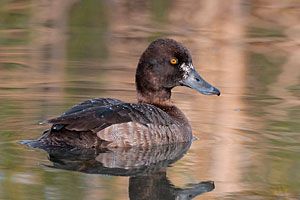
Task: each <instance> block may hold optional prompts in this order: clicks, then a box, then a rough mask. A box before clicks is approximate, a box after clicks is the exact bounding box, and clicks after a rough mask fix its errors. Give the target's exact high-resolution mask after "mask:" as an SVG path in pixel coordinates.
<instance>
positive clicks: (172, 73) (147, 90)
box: [135, 39, 220, 103]
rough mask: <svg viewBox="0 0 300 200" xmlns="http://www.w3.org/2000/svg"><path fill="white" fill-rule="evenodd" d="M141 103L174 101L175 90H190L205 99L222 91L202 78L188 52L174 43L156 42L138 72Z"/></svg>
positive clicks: (149, 48)
mask: <svg viewBox="0 0 300 200" xmlns="http://www.w3.org/2000/svg"><path fill="white" fill-rule="evenodd" d="M135 78H136V79H135V81H136V87H137V93H138V100H139V101H140V102H148V103H160V102H165V101H168V100H169V99H170V98H171V90H172V88H174V87H176V86H180V85H182V86H187V87H190V88H192V89H195V90H197V91H199V92H200V93H202V94H206V95H213V94H215V95H220V91H219V90H218V89H217V88H215V87H213V86H211V85H210V84H209V83H207V82H206V81H205V80H204V79H202V78H201V77H200V75H199V74H198V73H197V71H196V70H195V68H194V67H193V63H192V57H191V55H190V52H189V50H188V49H187V48H185V47H184V46H183V45H182V44H180V43H178V42H176V41H175V40H172V39H157V40H155V41H153V42H152V43H151V44H150V45H149V46H148V48H147V49H146V50H145V51H144V53H143V54H142V56H141V58H140V61H139V63H138V67H137V70H136V77H135Z"/></svg>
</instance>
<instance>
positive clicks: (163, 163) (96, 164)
mask: <svg viewBox="0 0 300 200" xmlns="http://www.w3.org/2000/svg"><path fill="white" fill-rule="evenodd" d="M189 147H190V143H180V144H172V145H165V146H158V147H152V148H130V149H125V148H117V149H105V150H101V151H98V152H96V151H94V150H76V149H72V150H70V149H68V150H67V151H66V149H46V151H47V152H48V153H49V159H50V161H51V162H52V163H53V165H51V166H48V167H52V168H58V169H65V170H73V171H80V172H84V173H90V174H105V175H111V176H129V177H130V178H129V197H130V199H131V200H133V199H139V200H146V199H149V200H150V199H151V200H153V199H156V200H160V199H163V200H169V199H176V200H179V199H192V198H194V197H195V196H197V195H200V194H202V193H205V192H209V191H211V190H213V189H214V188H215V186H214V182H213V181H206V182H199V183H197V184H189V185H188V187H185V188H178V187H175V186H174V185H173V184H172V183H171V182H170V181H169V179H168V177H167V176H166V171H167V167H168V166H169V165H170V164H172V163H174V162H176V161H177V160H179V159H180V158H182V157H183V155H184V154H185V153H186V152H187V150H188V149H189Z"/></svg>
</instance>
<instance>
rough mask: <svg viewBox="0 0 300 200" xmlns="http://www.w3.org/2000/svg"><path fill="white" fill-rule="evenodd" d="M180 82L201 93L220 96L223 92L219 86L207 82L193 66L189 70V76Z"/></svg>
mask: <svg viewBox="0 0 300 200" xmlns="http://www.w3.org/2000/svg"><path fill="white" fill-rule="evenodd" d="M180 83H181V84H182V85H184V86H187V87H189V88H192V89H194V90H197V91H198V92H200V93H201V94H205V95H218V96H220V94H221V92H220V91H219V90H218V89H217V88H215V87H214V86H212V85H211V84H209V83H208V82H206V81H205V80H204V79H203V78H202V77H201V76H200V75H199V74H198V72H197V71H196V70H195V68H194V67H192V66H191V67H190V68H189V69H188V71H187V77H186V78H185V79H183V80H181V81H180Z"/></svg>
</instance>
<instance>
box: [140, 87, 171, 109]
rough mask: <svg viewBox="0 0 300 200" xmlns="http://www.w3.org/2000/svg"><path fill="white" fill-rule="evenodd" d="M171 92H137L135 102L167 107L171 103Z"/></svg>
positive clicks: (164, 90)
mask: <svg viewBox="0 0 300 200" xmlns="http://www.w3.org/2000/svg"><path fill="white" fill-rule="evenodd" d="M170 99H171V90H170V89H161V90H152V91H141V90H139V89H138V90H137V100H138V102H139V103H149V104H155V105H157V104H158V105H169V104H170V103H171V100H170Z"/></svg>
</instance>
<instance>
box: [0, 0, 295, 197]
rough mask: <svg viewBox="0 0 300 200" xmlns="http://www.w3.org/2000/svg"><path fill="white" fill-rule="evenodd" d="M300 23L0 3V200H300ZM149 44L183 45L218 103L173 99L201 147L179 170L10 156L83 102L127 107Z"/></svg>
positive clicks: (286, 16) (284, 6) (232, 7)
mask: <svg viewBox="0 0 300 200" xmlns="http://www.w3.org/2000/svg"><path fill="white" fill-rule="evenodd" d="M299 13H300V4H299V1H297V0H283V1H282V0H280V1H279V0H275V1H267V0H261V1H243V0H229V1H226V2H225V1H224V2H221V1H218V0H212V1H198V0H192V1H189V2H186V1H180V0H178V1H156V0H153V1H132V0H131V1H92V0H87V1H78V0H66V1H35V0H33V1H27V0H25V1H24V0H22V1H21V0H14V1H13V0H3V1H1V2H0V111H1V112H0V199H129V197H131V198H132V199H134V197H133V196H132V195H138V194H140V193H138V192H136V191H135V190H134V189H137V188H138V187H137V186H142V187H141V188H142V189H144V190H146V189H147V188H148V189H150V186H149V185H147V184H148V183H147V181H146V180H148V181H149V180H153V181H154V182H155V180H156V181H158V183H165V184H162V185H161V187H160V188H161V189H163V191H167V190H168V191H178V190H179V191H191V188H193V186H194V188H197V187H196V186H197V184H199V183H204V185H206V186H205V187H207V184H208V185H209V184H210V186H211V183H212V182H209V181H214V185H215V189H213V188H210V190H212V191H210V192H206V193H202V194H200V193H197V196H195V197H194V198H193V199H300V181H299V180H300V174H299V172H298V171H299V170H298V169H299V167H300V157H299V153H300V135H299V132H300V115H299V113H300V112H299V111H300V103H299V97H300V92H299V89H300V70H299V65H300V55H299V52H300V49H299V42H300V40H299V39H300V38H299V35H300V27H299ZM157 37H172V38H174V39H176V40H178V41H181V42H183V43H184V44H185V45H186V46H187V47H188V48H189V49H190V50H191V52H192V55H193V61H194V66H195V67H196V68H197V70H198V71H199V72H200V73H201V74H202V76H203V77H204V78H205V79H206V80H207V81H209V82H210V83H212V84H213V85H215V86H216V87H218V88H219V89H220V90H221V92H222V95H221V96H220V97H215V96H214V97H211V96H203V95H200V94H198V93H197V92H195V91H192V90H190V89H188V88H176V89H175V90H174V93H173V96H172V98H173V101H174V103H175V104H176V105H177V106H178V107H179V108H180V109H181V110H182V111H183V112H184V113H185V114H186V116H187V117H188V118H189V120H190V121H191V124H192V127H193V131H194V135H195V136H196V137H197V138H198V140H196V141H194V142H193V143H192V145H191V147H190V149H189V150H188V151H187V153H185V154H184V155H183V157H182V158H181V159H179V160H177V161H176V162H173V163H171V164H170V166H169V167H167V165H163V166H161V168H160V170H158V171H156V172H155V173H154V172H153V173H150V175H149V174H148V175H144V176H135V177H131V178H129V177H127V176H108V175H101V174H97V173H96V174H95V173H93V174H88V173H85V171H83V170H81V171H82V172H78V170H77V171H76V170H75V169H73V170H63V169H61V168H59V167H51V166H54V165H55V162H54V163H53V162H51V161H50V160H49V159H48V154H47V153H46V152H44V151H39V150H35V149H30V148H27V147H25V146H22V145H20V144H18V141H19V140H23V139H33V138H37V137H38V136H39V135H40V134H41V132H42V131H43V130H45V129H46V128H47V127H48V126H47V125H39V124H38V123H39V122H41V121H43V120H45V119H47V118H50V117H54V116H57V115H59V114H61V113H62V112H64V111H65V110H66V109H67V108H69V107H70V106H71V105H73V104H75V103H78V102H80V101H83V100H86V99H88V98H92V97H112V98H119V99H122V100H124V101H129V102H134V101H135V87H134V73H135V67H136V64H137V61H138V58H139V56H140V54H141V53H142V51H143V50H144V49H145V48H146V46H147V45H148V44H149V42H150V41H152V40H153V39H155V38H157ZM49 158H51V156H50V157H49ZM64 159H65V162H67V161H68V159H67V158H64ZM93 159H94V158H92V160H93ZM94 160H95V159H94ZM146 160H147V159H146ZM166 160H168V159H166ZM77 164H78V163H77ZM49 166H50V167H49ZM93 166H94V165H91V167H92V169H93ZM165 172H166V173H165ZM153 174H154V175H153ZM152 175H153V176H152ZM153 177H154V178H153ZM155 177H157V178H155ZM152 178H153V179H152ZM159 180H161V181H159ZM205 181H208V182H205ZM200 186H202V185H201V184H200ZM200 186H199V187H200ZM175 188H177V189H178V190H176V189H175ZM188 189H190V190H188ZM132 191H134V192H132ZM141 191H143V190H141ZM208 191H209V190H208ZM142 193H144V192H142ZM193 194H196V193H193ZM135 197H136V196H135ZM180 197H181V198H184V197H182V196H180ZM140 198H142V196H141V197H140ZM178 198H179V197H178Z"/></svg>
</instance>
